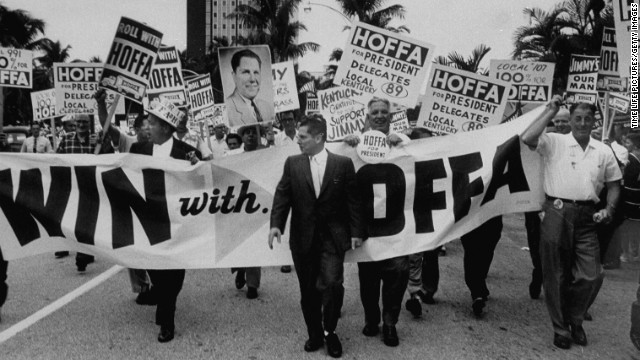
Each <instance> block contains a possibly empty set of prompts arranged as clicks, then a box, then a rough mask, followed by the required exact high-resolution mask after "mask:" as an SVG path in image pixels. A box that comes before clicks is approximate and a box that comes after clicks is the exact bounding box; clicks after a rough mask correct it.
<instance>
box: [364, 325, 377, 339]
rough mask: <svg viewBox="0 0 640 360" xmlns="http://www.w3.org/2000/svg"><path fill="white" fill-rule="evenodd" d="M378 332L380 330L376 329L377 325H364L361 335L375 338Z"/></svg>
mask: <svg viewBox="0 0 640 360" xmlns="http://www.w3.org/2000/svg"><path fill="white" fill-rule="evenodd" d="M379 332H380V328H379V327H378V325H373V324H366V325H365V326H364V327H363V328H362V334H364V336H369V337H371V336H376V335H378V333H379Z"/></svg>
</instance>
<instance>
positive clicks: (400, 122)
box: [389, 110, 410, 133]
mask: <svg viewBox="0 0 640 360" xmlns="http://www.w3.org/2000/svg"><path fill="white" fill-rule="evenodd" d="M409 128H410V126H409V117H407V110H400V111H396V112H394V113H392V114H391V124H390V126H389V131H390V132H396V133H399V132H402V131H404V130H407V129H409Z"/></svg>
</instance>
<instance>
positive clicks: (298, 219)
mask: <svg viewBox="0 0 640 360" xmlns="http://www.w3.org/2000/svg"><path fill="white" fill-rule="evenodd" d="M289 210H291V211H292V213H291V231H290V239H289V246H290V248H291V251H292V252H294V253H300V254H306V253H308V252H309V251H310V250H311V249H312V245H319V244H313V241H314V239H318V238H320V239H322V241H333V243H334V245H335V249H338V250H340V251H347V250H348V249H349V248H350V247H351V237H361V238H364V237H365V231H366V230H365V223H364V212H363V208H362V202H361V200H360V194H359V191H358V189H357V183H356V174H355V170H354V167H353V162H351V159H349V158H347V157H344V156H340V155H335V154H332V153H329V155H328V157H327V165H326V168H325V172H324V178H323V180H322V187H321V190H320V195H319V196H318V198H316V195H315V191H314V188H313V180H312V178H311V166H310V164H309V157H308V156H307V155H305V154H300V155H295V156H290V157H289V158H287V160H286V162H285V164H284V172H283V174H282V179H280V182H279V183H278V187H277V188H276V193H275V196H274V199H273V207H272V209H271V227H272V228H273V227H277V228H278V229H280V231H282V232H284V227H285V223H286V221H287V217H288V215H289ZM314 235H315V236H314ZM318 235H319V236H318ZM316 241H318V240H316Z"/></svg>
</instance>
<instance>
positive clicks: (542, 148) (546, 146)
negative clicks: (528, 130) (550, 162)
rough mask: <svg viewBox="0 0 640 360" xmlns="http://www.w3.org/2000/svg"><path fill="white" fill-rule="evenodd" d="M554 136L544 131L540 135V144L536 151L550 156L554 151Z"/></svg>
mask: <svg viewBox="0 0 640 360" xmlns="http://www.w3.org/2000/svg"><path fill="white" fill-rule="evenodd" d="M554 143H555V142H554V139H553V137H551V136H549V134H547V133H543V134H542V135H540V137H538V146H536V152H538V154H540V155H542V156H545V157H547V156H549V155H550V154H551V153H552V148H553V145H554Z"/></svg>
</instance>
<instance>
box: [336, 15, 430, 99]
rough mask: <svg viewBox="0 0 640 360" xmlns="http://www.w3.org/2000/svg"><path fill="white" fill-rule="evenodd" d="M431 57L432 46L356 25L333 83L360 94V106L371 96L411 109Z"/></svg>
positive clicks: (381, 30) (363, 25) (378, 29)
mask: <svg viewBox="0 0 640 360" xmlns="http://www.w3.org/2000/svg"><path fill="white" fill-rule="evenodd" d="M432 54H433V45H430V44H427V43H425V42H422V41H418V40H416V39H412V38H410V37H408V36H405V35H402V34H399V33H394V32H391V31H388V30H384V29H381V28H379V27H375V26H372V25H368V24H364V23H360V22H356V23H355V24H354V25H353V26H352V29H351V33H350V34H349V38H348V42H347V46H346V48H345V49H344V53H343V54H342V59H341V60H340V65H339V66H338V70H337V72H336V76H335V78H334V79H333V83H334V84H336V85H342V86H345V87H347V88H350V89H354V90H357V91H358V92H361V93H362V95H360V97H357V98H354V100H356V101H359V102H361V103H365V104H366V103H367V102H368V101H369V100H370V99H371V98H372V97H374V96H375V97H380V98H389V99H390V100H391V101H393V102H395V103H398V104H401V105H404V106H406V107H410V108H412V107H415V106H416V104H417V102H418V95H419V93H420V87H421V86H422V84H423V83H424V79H425V78H426V76H427V68H428V67H429V65H430V63H431V62H430V59H431V56H432Z"/></svg>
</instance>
